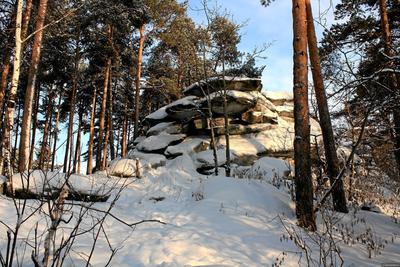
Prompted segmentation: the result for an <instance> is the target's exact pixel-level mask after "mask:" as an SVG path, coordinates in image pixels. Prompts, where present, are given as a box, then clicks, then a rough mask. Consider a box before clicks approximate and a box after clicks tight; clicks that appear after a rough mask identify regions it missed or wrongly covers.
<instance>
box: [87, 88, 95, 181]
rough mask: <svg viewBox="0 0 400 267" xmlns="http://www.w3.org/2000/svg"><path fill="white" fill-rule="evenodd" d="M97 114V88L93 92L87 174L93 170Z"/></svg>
mask: <svg viewBox="0 0 400 267" xmlns="http://www.w3.org/2000/svg"><path fill="white" fill-rule="evenodd" d="M95 114H96V87H95V88H94V90H93V98H92V111H91V112H90V126H89V145H88V160H87V169H86V173H87V174H92V170H93V140H94V120H95V116H96V115H95Z"/></svg>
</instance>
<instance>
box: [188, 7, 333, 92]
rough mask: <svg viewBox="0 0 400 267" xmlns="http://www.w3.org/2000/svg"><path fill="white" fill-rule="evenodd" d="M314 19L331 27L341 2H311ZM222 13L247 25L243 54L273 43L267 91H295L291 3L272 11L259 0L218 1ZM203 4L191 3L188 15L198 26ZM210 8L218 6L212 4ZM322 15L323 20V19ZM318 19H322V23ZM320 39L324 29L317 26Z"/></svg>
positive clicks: (265, 79) (265, 80)
mask: <svg viewBox="0 0 400 267" xmlns="http://www.w3.org/2000/svg"><path fill="white" fill-rule="evenodd" d="M311 2H312V5H313V11H314V17H315V19H317V20H318V21H320V22H321V23H322V24H325V25H329V24H330V23H332V21H333V6H334V5H336V4H337V3H338V2H339V1H338V0H332V1H330V0H319V1H315V0H311ZM217 4H218V5H219V6H221V7H222V9H224V8H225V9H227V10H228V11H229V12H230V14H231V15H232V17H233V20H234V21H235V22H236V23H243V22H246V25H245V26H244V27H243V28H242V30H241V35H242V41H241V43H240V45H239V48H240V50H241V51H246V52H251V51H252V50H253V49H254V48H255V47H261V46H262V45H263V44H265V43H272V45H271V47H270V48H269V49H268V50H267V51H266V52H265V56H266V57H267V58H266V59H265V60H259V61H258V63H259V64H260V65H266V66H267V67H266V69H265V70H264V72H263V76H262V81H263V86H264V90H272V91H291V90H292V66H293V64H292V17H291V16H292V1H290V0H276V1H275V2H273V3H272V4H271V5H270V6H269V7H263V6H261V4H260V1H259V0H219V1H218V2H217ZM201 6H202V5H201V0H189V7H190V8H189V15H190V16H191V17H193V18H194V20H195V21H196V22H198V23H201V22H204V14H203V13H202V12H198V11H195V10H196V9H199V8H200V7H201ZM210 6H211V7H212V6H215V2H213V1H211V2H210ZM322 15H323V16H322ZM319 17H321V18H320V19H319ZM316 27H317V32H318V34H319V35H320V34H321V32H322V27H320V26H318V23H316Z"/></svg>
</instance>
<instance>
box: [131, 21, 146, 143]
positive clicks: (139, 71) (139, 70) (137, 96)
mask: <svg viewBox="0 0 400 267" xmlns="http://www.w3.org/2000/svg"><path fill="white" fill-rule="evenodd" d="M144 27H145V25H144V24H143V25H141V26H140V28H139V34H140V39H139V51H138V58H137V69H136V80H135V86H136V90H135V125H134V129H133V139H136V138H137V137H138V135H139V112H140V79H141V76H142V61H143V49H144V40H145V35H144Z"/></svg>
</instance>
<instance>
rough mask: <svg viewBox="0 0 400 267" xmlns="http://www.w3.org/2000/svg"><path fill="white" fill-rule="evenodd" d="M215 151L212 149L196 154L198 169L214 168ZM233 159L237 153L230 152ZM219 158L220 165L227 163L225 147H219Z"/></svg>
mask: <svg viewBox="0 0 400 267" xmlns="http://www.w3.org/2000/svg"><path fill="white" fill-rule="evenodd" d="M213 153H214V151H213V150H212V149H209V150H206V151H202V152H199V153H197V154H196V155H195V164H196V166H197V168H198V169H207V168H213V167H214V166H215V165H214V155H213ZM230 158H231V160H234V159H235V154H234V153H232V151H231V153H230ZM217 160H218V166H222V165H224V164H225V163H226V150H225V149H217Z"/></svg>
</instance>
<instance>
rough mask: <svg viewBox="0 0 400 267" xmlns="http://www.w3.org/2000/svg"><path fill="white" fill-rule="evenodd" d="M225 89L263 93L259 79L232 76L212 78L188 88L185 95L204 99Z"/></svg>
mask: <svg viewBox="0 0 400 267" xmlns="http://www.w3.org/2000/svg"><path fill="white" fill-rule="evenodd" d="M224 80H225V81H224ZM224 87H226V88H227V89H228V90H237V91H261V89H262V84H261V79H259V78H247V77H230V76H224V77H212V78H209V79H207V80H202V81H200V82H197V83H194V84H192V85H190V86H188V87H186V88H185V89H184V91H183V93H184V94H185V95H191V96H198V97H202V96H204V95H205V94H210V93H213V92H215V91H218V90H221V89H222V88H224Z"/></svg>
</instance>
